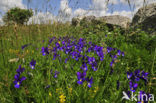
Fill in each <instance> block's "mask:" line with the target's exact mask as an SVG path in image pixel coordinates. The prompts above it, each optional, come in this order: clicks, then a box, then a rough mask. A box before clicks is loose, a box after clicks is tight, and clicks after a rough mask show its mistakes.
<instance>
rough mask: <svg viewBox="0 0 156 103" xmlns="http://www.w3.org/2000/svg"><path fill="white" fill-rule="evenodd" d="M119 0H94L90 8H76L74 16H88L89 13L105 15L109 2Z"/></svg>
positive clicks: (116, 2)
mask: <svg viewBox="0 0 156 103" xmlns="http://www.w3.org/2000/svg"><path fill="white" fill-rule="evenodd" d="M118 3H119V2H118V0H109V2H107V0H93V1H92V5H91V6H90V10H84V9H81V8H79V9H76V10H75V11H74V16H84V15H85V16H87V15H94V16H97V17H99V16H104V15H106V14H107V10H108V7H107V4H114V5H115V4H118Z"/></svg>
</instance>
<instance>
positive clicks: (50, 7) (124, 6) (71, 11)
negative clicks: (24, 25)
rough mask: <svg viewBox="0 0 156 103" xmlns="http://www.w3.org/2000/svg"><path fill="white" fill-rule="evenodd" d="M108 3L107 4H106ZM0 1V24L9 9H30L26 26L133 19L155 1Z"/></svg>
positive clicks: (155, 0)
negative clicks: (85, 19)
mask: <svg viewBox="0 0 156 103" xmlns="http://www.w3.org/2000/svg"><path fill="white" fill-rule="evenodd" d="M108 1H109V2H108ZM129 1H130V4H131V5H129V3H128V1H127V0H0V24H2V23H3V21H2V17H3V15H4V14H5V12H7V11H8V10H9V9H10V8H13V7H19V8H24V9H32V10H33V12H34V15H33V17H31V18H30V19H29V21H28V24H31V23H32V22H33V23H38V24H40V23H48V22H49V21H51V22H52V21H69V20H71V19H72V18H73V17H77V16H80V17H81V16H89V15H94V16H97V17H100V16H109V15H122V16H127V17H129V18H130V19H132V18H133V16H134V14H135V13H136V12H137V10H138V9H139V8H140V7H142V6H143V5H144V2H145V4H150V3H156V0H129Z"/></svg>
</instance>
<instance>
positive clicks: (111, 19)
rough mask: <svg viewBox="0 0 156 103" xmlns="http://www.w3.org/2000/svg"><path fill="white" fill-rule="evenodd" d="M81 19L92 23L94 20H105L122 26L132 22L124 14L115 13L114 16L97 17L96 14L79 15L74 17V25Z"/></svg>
mask: <svg viewBox="0 0 156 103" xmlns="http://www.w3.org/2000/svg"><path fill="white" fill-rule="evenodd" d="M81 21H85V22H87V23H91V22H93V21H96V22H105V23H106V24H110V25H117V26H120V27H122V28H127V27H128V26H129V24H130V22H131V19H129V18H128V17H124V16H119V15H113V16H103V17H95V16H85V17H81V18H79V17H77V18H73V19H72V25H75V26H77V25H80V22H81Z"/></svg>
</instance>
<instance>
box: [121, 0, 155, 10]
mask: <svg viewBox="0 0 156 103" xmlns="http://www.w3.org/2000/svg"><path fill="white" fill-rule="evenodd" d="M129 1H130V4H131V6H133V5H135V10H134V12H136V11H137V10H138V9H139V8H141V7H142V6H144V3H145V5H148V4H151V3H156V0H129ZM144 1H145V2H144ZM120 2H121V3H123V4H126V5H128V0H120Z"/></svg>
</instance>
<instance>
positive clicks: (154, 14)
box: [131, 3, 156, 34]
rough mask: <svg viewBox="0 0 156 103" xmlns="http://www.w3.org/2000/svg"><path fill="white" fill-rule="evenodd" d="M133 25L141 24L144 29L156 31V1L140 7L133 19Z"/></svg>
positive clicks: (149, 31)
mask: <svg viewBox="0 0 156 103" xmlns="http://www.w3.org/2000/svg"><path fill="white" fill-rule="evenodd" d="M131 25H132V26H134V27H136V26H138V25H140V26H141V28H142V30H144V31H146V32H148V33H150V34H153V33H154V34H155V32H156V3H153V4H149V5H146V6H144V7H142V8H140V9H139V10H138V11H137V13H136V14H135V15H134V17H133V19H132V23H131Z"/></svg>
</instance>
